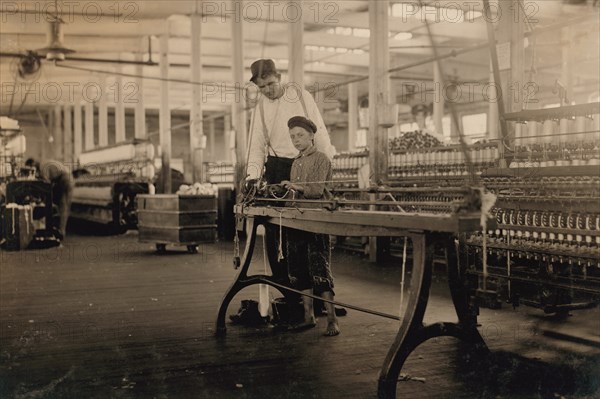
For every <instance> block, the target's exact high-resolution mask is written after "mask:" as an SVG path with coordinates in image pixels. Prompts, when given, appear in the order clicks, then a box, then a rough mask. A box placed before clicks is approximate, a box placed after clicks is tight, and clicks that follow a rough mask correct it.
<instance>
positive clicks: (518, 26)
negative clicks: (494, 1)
mask: <svg viewBox="0 0 600 399" xmlns="http://www.w3.org/2000/svg"><path fill="white" fill-rule="evenodd" d="M519 1H520V0H508V1H501V2H498V6H499V7H500V8H501V10H502V15H501V16H500V17H495V18H499V22H498V25H497V28H496V29H497V35H496V39H497V44H498V48H499V49H502V48H504V47H507V48H508V49H507V51H500V52H499V69H500V88H501V90H502V98H503V100H504V108H505V110H506V112H518V111H522V110H523V94H524V89H523V87H524V85H525V81H524V72H525V46H524V44H523V41H524V38H525V27H524V19H525V18H528V16H527V15H524V14H523V11H522V10H521V6H520V5H519ZM517 12H518V16H519V18H516V19H515V18H514V16H515V13H517ZM488 18H489V16H488ZM493 19H494V18H492V20H493Z"/></svg>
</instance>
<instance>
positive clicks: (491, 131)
mask: <svg viewBox="0 0 600 399" xmlns="http://www.w3.org/2000/svg"><path fill="white" fill-rule="evenodd" d="M488 96H489V99H488V120H487V126H488V139H490V140H495V139H498V138H500V134H499V131H498V127H499V118H500V115H499V113H498V101H497V100H496V99H497V98H498V92H497V90H496V79H494V69H493V67H492V62H491V60H490V89H489V93H488Z"/></svg>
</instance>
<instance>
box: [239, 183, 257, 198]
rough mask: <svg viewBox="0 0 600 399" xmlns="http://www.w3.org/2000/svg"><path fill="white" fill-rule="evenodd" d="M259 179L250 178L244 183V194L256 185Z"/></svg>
mask: <svg viewBox="0 0 600 399" xmlns="http://www.w3.org/2000/svg"><path fill="white" fill-rule="evenodd" d="M257 183H258V179H248V180H246V181H245V182H244V183H243V184H242V194H244V195H246V194H248V193H250V192H252V190H253V189H254V188H255V187H256V185H257Z"/></svg>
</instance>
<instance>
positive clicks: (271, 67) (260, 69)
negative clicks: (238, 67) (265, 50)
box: [250, 59, 279, 83]
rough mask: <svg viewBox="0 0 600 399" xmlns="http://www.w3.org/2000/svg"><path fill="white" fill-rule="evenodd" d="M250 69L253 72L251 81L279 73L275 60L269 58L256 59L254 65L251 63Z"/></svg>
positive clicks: (254, 81)
mask: <svg viewBox="0 0 600 399" xmlns="http://www.w3.org/2000/svg"><path fill="white" fill-rule="evenodd" d="M250 71H251V72H252V77H251V78H250V81H251V82H253V83H256V79H257V78H264V77H267V76H270V75H274V74H277V73H279V72H277V68H275V62H273V60H269V59H261V60H257V61H254V62H253V63H252V65H250Z"/></svg>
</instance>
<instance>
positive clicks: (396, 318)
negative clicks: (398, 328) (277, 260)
mask: <svg viewBox="0 0 600 399" xmlns="http://www.w3.org/2000/svg"><path fill="white" fill-rule="evenodd" d="M260 280H263V281H264V282H265V283H266V284H271V285H273V286H275V287H277V288H281V289H283V290H286V291H290V292H293V293H296V294H299V295H302V296H307V297H309V298H312V299H320V300H322V301H323V302H327V303H331V304H334V305H338V306H342V307H344V308H348V309H353V310H356V311H359V312H363V313H368V314H372V315H374V316H380V317H384V318H386V319H392V320H401V318H400V317H398V316H395V315H393V314H389V313H383V312H379V311H377V310H371V309H367V308H363V307H360V306H355V305H349V304H347V303H343V302H338V301H330V300H329V299H325V298H321V297H320V296H316V295H312V294H307V293H305V292H302V291H298V290H295V289H293V288H290V287H286V286H285V285H283V284H279V283H276V282H274V281H272V280H267V279H260Z"/></svg>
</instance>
